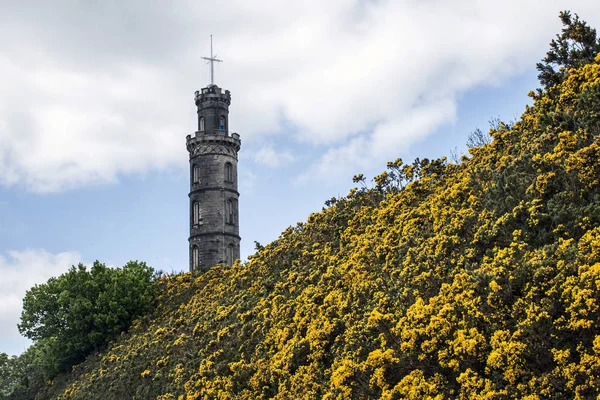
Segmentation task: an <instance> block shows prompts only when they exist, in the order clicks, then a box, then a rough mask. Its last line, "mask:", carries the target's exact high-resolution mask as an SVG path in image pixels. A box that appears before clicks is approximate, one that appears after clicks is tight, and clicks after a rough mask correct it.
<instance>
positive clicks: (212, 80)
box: [202, 35, 223, 86]
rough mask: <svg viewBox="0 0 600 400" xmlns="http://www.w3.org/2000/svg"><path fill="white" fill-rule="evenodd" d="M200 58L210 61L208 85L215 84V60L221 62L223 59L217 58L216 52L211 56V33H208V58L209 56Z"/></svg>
mask: <svg viewBox="0 0 600 400" xmlns="http://www.w3.org/2000/svg"><path fill="white" fill-rule="evenodd" d="M202 58H203V59H205V60H207V61H208V62H209V63H210V85H211V86H212V85H214V84H215V61H216V62H223V60H219V59H217V55H216V54H215V55H214V56H213V46H212V35H210V58H209V57H202Z"/></svg>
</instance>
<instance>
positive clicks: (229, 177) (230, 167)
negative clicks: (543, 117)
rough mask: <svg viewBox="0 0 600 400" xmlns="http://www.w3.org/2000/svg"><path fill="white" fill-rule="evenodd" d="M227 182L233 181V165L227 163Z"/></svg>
mask: <svg viewBox="0 0 600 400" xmlns="http://www.w3.org/2000/svg"><path fill="white" fill-rule="evenodd" d="M225 182H233V165H231V163H230V162H228V163H225Z"/></svg>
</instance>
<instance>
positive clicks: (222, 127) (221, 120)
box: [219, 116, 225, 131]
mask: <svg viewBox="0 0 600 400" xmlns="http://www.w3.org/2000/svg"><path fill="white" fill-rule="evenodd" d="M219 129H220V130H222V131H224V130H225V117H223V116H221V117H220V118H219Z"/></svg>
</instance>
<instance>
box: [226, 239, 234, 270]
mask: <svg viewBox="0 0 600 400" xmlns="http://www.w3.org/2000/svg"><path fill="white" fill-rule="evenodd" d="M234 257H235V256H234V254H233V244H230V245H229V246H227V265H229V266H231V265H233V260H234Z"/></svg>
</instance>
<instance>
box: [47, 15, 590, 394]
mask: <svg viewBox="0 0 600 400" xmlns="http://www.w3.org/2000/svg"><path fill="white" fill-rule="evenodd" d="M561 17H562V18H563V22H565V31H563V36H564V35H567V37H566V39H565V40H564V41H563V42H562V44H558V45H557V47H556V48H553V49H551V52H550V53H549V56H548V57H550V58H548V59H547V60H550V61H548V65H549V64H550V63H554V62H555V60H556V59H555V58H552V56H551V54H552V52H556V51H558V52H560V53H561V54H563V55H565V57H566V58H565V59H564V60H567V61H568V62H569V63H572V64H564V65H567V66H568V65H573V66H574V68H556V69H552V71H550V70H549V69H545V70H543V67H544V64H543V63H542V64H541V67H540V66H538V68H542V69H540V72H541V73H544V72H546V75H544V76H545V77H546V78H547V79H548V81H546V83H544V82H543V86H544V88H543V89H542V90H539V91H538V92H536V93H534V92H531V96H532V98H533V100H534V104H533V105H532V106H528V107H527V108H526V110H525V112H524V113H523V115H522V117H521V118H520V120H518V121H516V122H515V123H513V124H510V125H509V124H502V123H500V124H498V125H497V126H496V128H494V129H492V130H491V131H490V136H491V139H492V140H491V141H490V142H489V143H487V144H486V143H485V141H484V142H483V143H481V146H479V147H474V148H471V149H470V153H471V154H470V156H469V157H463V158H462V160H461V161H460V162H458V163H447V162H446V160H445V159H439V160H433V161H430V160H427V159H424V160H416V161H415V162H414V163H410V164H404V163H403V162H402V161H401V160H397V161H395V162H392V163H390V164H389V165H388V171H386V172H385V173H383V174H382V175H380V176H378V177H376V178H375V179H374V181H375V183H374V187H373V188H368V187H367V186H366V185H364V184H363V185H362V187H361V188H359V189H355V190H352V191H351V192H350V194H349V195H348V196H346V197H344V198H340V199H332V200H330V201H328V202H327V205H328V208H326V209H324V210H323V211H322V212H320V213H316V214H313V215H311V216H310V217H309V219H308V221H307V222H306V223H299V224H298V225H297V226H295V227H290V228H289V229H287V230H286V231H285V232H283V233H282V235H281V236H280V238H278V239H277V240H276V241H274V242H273V243H271V244H269V245H267V246H265V247H262V246H257V248H258V251H257V253H256V254H255V255H254V256H252V257H251V258H250V260H249V262H248V263H245V264H236V265H234V266H233V267H231V268H225V267H214V268H212V269H211V270H209V271H208V272H206V273H204V274H201V275H197V276H196V275H191V274H181V275H177V276H164V277H162V278H160V279H159V280H158V282H157V285H158V287H157V306H156V308H155V310H154V311H153V312H152V313H151V314H150V315H148V316H147V317H146V318H140V319H137V320H136V321H135V322H134V323H133V325H132V327H131V328H130V329H129V330H128V331H127V332H125V333H122V334H121V335H120V336H119V337H118V338H117V339H116V340H114V341H113V342H111V344H110V346H109V347H108V349H106V350H105V351H102V352H98V353H96V354H94V355H93V356H91V357H88V359H87V360H86V361H85V362H83V363H82V364H80V365H78V366H76V367H74V368H73V371H72V374H69V375H60V376H58V377H56V379H54V380H53V381H51V382H50V383H49V384H48V385H46V386H45V388H43V389H42V390H40V392H39V394H38V398H39V399H45V398H60V399H107V398H110V399H132V398H135V399H158V400H161V399H162V400H167V399H217V398H218V399H233V398H239V399H267V398H276V399H297V398H311V399H313V398H314V399H321V398H323V399H345V398H357V399H361V398H364V399H366V398H383V399H400V398H408V399H445V398H461V399H472V398H482V399H505V398H525V399H529V400H534V399H564V398H575V399H589V398H596V397H597V396H599V395H600V185H599V183H600V182H599V180H600V163H599V160H600V54H598V52H597V51H596V53H595V54H594V55H593V57H591V58H590V57H588V53H587V52H583V53H576V52H575V53H573V52H570V51H569V48H587V47H590V46H598V41H597V39H596V36H595V32H594V31H593V30H591V29H590V28H589V27H587V26H585V25H584V24H583V23H582V22H581V21H579V20H578V19H575V20H574V19H572V18H571V16H570V15H569V14H562V15H561ZM566 17H568V19H565V18H566ZM569 24H570V25H569ZM573 25H576V28H574V29H572V31H573V32H576V33H577V34H580V33H581V30H582V29H584V30H585V32H583V33H584V34H585V35H584V36H583V37H585V38H586V40H587V44H585V43H584V44H582V43H580V42H578V41H577V40H576V39H574V38H572V37H571V36H572V35H571V34H570V33H569V32H568V29H569V27H570V26H573ZM582 26H583V28H582ZM590 32H593V34H594V41H593V42H592V41H590V40H589V36H590ZM569 35H571V36H569ZM560 39H561V36H559V37H558V38H557V40H560ZM565 46H566V48H565ZM586 46H587V47H586ZM596 50H597V49H596ZM582 54H583V56H582ZM569 57H571V58H569ZM562 62H565V61H562ZM548 74H555V75H548ZM552 82H554V83H552ZM355 180H356V182H361V183H364V178H363V177H362V176H356V177H355Z"/></svg>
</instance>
